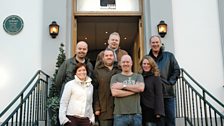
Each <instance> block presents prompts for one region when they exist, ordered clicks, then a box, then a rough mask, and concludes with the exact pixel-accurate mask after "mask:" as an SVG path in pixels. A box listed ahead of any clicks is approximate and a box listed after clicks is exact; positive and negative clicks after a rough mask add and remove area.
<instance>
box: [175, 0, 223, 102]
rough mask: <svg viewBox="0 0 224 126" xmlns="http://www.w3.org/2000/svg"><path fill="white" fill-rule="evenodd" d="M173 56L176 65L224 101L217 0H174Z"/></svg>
mask: <svg viewBox="0 0 224 126" xmlns="http://www.w3.org/2000/svg"><path fill="white" fill-rule="evenodd" d="M172 4H173V25H174V40H175V55H176V58H177V60H178V61H179V64H180V65H181V67H182V68H184V69H185V70H186V71H187V72H189V74H190V75H192V76H193V77H194V78H195V80H197V81H198V82H199V83H200V84H201V85H203V86H204V87H205V88H206V89H207V90H208V91H210V92H211V93H212V94H213V95H215V96H216V97H217V98H219V99H220V100H221V101H223V102H224V97H223V92H224V88H223V87H222V86H223V85H224V75H223V64H222V61H223V59H222V52H221V48H222V46H221V41H220V29H219V17H218V4H217V1H216V0H196V1H195V0H173V1H172Z"/></svg>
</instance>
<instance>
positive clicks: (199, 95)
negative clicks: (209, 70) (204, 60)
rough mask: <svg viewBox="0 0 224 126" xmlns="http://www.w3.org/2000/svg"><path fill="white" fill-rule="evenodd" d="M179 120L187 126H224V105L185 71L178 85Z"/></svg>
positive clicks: (177, 113)
mask: <svg viewBox="0 0 224 126" xmlns="http://www.w3.org/2000/svg"><path fill="white" fill-rule="evenodd" d="M176 99H177V105H176V106H177V111H176V115H177V118H184V124H185V126H224V115H223V113H222V111H224V104H223V103H221V102H220V101H219V100H217V99H216V98H215V97H214V96H213V95H211V94H210V93H209V92H208V91H207V90H206V89H205V88H203V87H202V86H201V85H200V84H199V83H197V82H196V81H195V80H194V79H193V78H192V77H191V76H190V75H189V74H188V73H187V72H186V71H185V70H184V69H181V76H180V78H179V79H178V81H177V84H176Z"/></svg>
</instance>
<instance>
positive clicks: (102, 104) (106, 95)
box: [94, 49, 120, 126]
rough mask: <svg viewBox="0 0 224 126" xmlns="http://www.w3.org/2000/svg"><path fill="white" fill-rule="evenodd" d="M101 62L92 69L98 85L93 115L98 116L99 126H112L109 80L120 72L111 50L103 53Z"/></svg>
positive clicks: (111, 98)
mask: <svg viewBox="0 0 224 126" xmlns="http://www.w3.org/2000/svg"><path fill="white" fill-rule="evenodd" d="M102 62H103V63H102V64H100V65H98V66H96V67H95V69H94V76H95V78H96V82H97V84H98V86H97V87H98V97H97V98H95V99H96V101H95V102H94V108H95V115H97V116H98V119H99V124H100V126H113V110H114V101H113V97H112V95H111V91H110V80H111V77H112V76H113V75H114V74H117V73H120V70H119V69H118V67H117V65H116V64H114V53H113V50H111V49H106V50H105V51H104V52H103V58H102Z"/></svg>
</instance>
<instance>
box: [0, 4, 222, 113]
mask: <svg viewBox="0 0 224 126" xmlns="http://www.w3.org/2000/svg"><path fill="white" fill-rule="evenodd" d="M74 1H75V0H74ZM74 1H73V0H67V1H66V0H32V1H30V0H20V1H17V0H4V1H3V0H1V4H0V15H1V16H0V23H1V25H2V27H0V59H1V62H0V101H1V104H0V112H1V111H2V110H3V109H4V108H5V107H6V106H7V105H8V104H9V102H10V101H12V100H13V98H15V97H16V96H17V94H18V93H19V92H20V91H21V90H22V89H23V88H24V87H25V85H26V84H27V83H28V82H29V80H30V79H31V78H32V76H33V75H34V74H35V73H36V71H37V70H39V69H41V70H43V71H45V72H46V73H47V74H49V75H51V76H52V75H53V73H54V70H55V62H56V58H57V55H58V48H59V45H60V43H64V44H65V49H66V56H67V57H71V56H72V55H73V53H72V52H73V48H74V47H73V41H74V37H73V34H74V32H73V29H72V27H73V21H72V18H73V12H74V11H73V9H74V6H76V5H77V1H76V2H74ZM88 1H89V0H82V2H83V3H82V4H83V5H85V4H86V3H85V2H88ZM91 1H96V3H97V1H99V0H91ZM116 1H117V4H118V3H119V2H118V0H116ZM130 1H131V2H136V1H137V2H139V3H142V5H143V6H142V9H143V18H142V19H143V22H144V23H143V24H144V25H143V27H144V31H143V35H144V40H143V42H144V54H146V53H148V51H149V49H150V48H149V45H148V43H149V37H150V36H151V35H154V34H158V33H157V27H156V26H157V24H158V23H159V21H160V20H164V21H165V22H166V23H167V25H168V33H167V35H166V36H165V37H164V38H162V41H163V43H164V44H165V47H166V50H168V51H171V52H173V53H174V55H175V56H176V59H177V60H178V62H179V65H180V67H181V68H184V69H185V70H186V71H187V72H188V73H189V74H190V75H191V76H193V78H194V79H195V80H197V81H198V82H199V83H200V84H201V85H202V86H203V87H204V88H205V89H207V90H208V91H210V92H211V94H213V95H214V96H216V97H217V98H218V99H220V100H221V101H223V102H224V97H223V92H224V87H223V85H224V66H223V64H224V63H223V62H224V58H223V57H224V27H223V22H224V10H223V8H224V2H222V1H221V0H196V1H195V0H172V1H169V0H129V1H128V0H126V2H130ZM12 3H13V4H12ZM74 3H76V4H74ZM122 4H124V3H122ZM93 6H94V5H93ZM79 7H80V6H79ZM98 11H100V9H99V10H98ZM108 13H110V12H108ZM10 15H18V16H19V17H21V18H22V19H23V22H24V27H23V29H22V31H21V32H20V33H18V34H16V35H10V34H8V33H7V32H6V31H5V30H4V28H3V22H4V20H5V19H6V18H7V17H8V16H10ZM52 21H57V23H58V24H59V25H60V32H59V35H58V36H57V37H56V38H55V39H52V38H51V37H50V35H49V32H48V30H49V29H48V27H49V24H50V23H51V22H52Z"/></svg>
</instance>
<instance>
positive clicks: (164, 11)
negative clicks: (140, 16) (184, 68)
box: [143, 0, 174, 53]
mask: <svg viewBox="0 0 224 126" xmlns="http://www.w3.org/2000/svg"><path fill="white" fill-rule="evenodd" d="M161 3H163V4H161ZM143 6H144V13H145V15H144V21H145V22H144V24H145V33H146V35H145V42H146V45H145V46H146V47H147V48H146V53H148V52H149V48H150V47H149V38H150V37H151V36H152V35H158V31H157V25H158V24H159V22H160V21H161V20H163V21H165V23H166V24H167V34H166V36H165V37H164V38H161V40H162V42H163V43H164V46H165V49H166V50H167V51H171V52H174V37H173V19H172V2H171V1H170V0H144V4H143Z"/></svg>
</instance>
